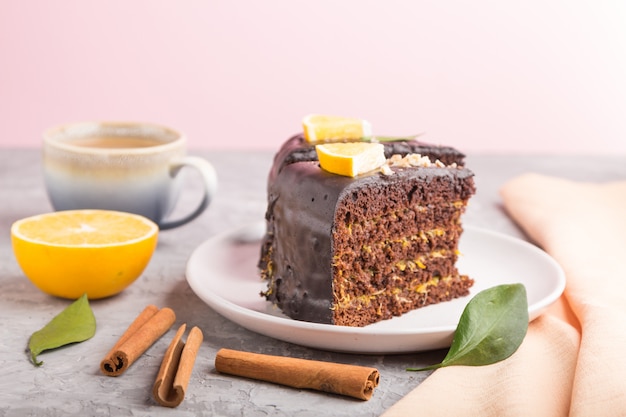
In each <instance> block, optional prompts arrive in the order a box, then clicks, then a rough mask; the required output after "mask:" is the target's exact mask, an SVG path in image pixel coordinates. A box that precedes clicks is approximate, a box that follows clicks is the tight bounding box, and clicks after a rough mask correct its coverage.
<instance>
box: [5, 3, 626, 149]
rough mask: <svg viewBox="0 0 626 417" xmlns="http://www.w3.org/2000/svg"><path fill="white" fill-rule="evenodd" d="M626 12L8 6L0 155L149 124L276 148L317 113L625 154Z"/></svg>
mask: <svg viewBox="0 0 626 417" xmlns="http://www.w3.org/2000/svg"><path fill="white" fill-rule="evenodd" d="M624 22H626V2H623V1H619V0H615V1H605V0H599V1H556V0H545V1H539V0H528V1H498V0H492V1H486V0H476V1H436V0H432V1H413V0H389V1H373V0H365V1H364V0H343V1H341V0H340V1H334V0H322V1H310V2H304V1H290V0H276V1H272V0H268V1H247V2H243V1H225V0H224V1H217V0H206V1H200V0H182V1H155V0H109V1H104V0H103V1H96V0H71V1H69V0H63V1H61V0H59V1H45V0H28V1H19V0H0V59H1V61H0V146H5V147H7V146H25V147H37V146H39V144H40V140H41V139H40V137H41V131H42V130H43V129H44V128H46V127H48V126H50V125H56V124H60V123H65V122H70V121H78V120H140V121H152V122H157V123H162V124H167V125H170V126H172V127H176V128H178V129H180V130H183V131H185V132H186V133H187V134H188V136H189V138H190V143H191V146H192V147H195V148H208V149H218V148H246V149H275V148H276V147H277V146H278V145H279V144H280V143H282V142H283V140H285V139H286V138H287V137H288V136H289V135H291V134H292V133H295V132H297V131H299V130H300V120H301V118H302V116H304V115H305V114H308V113H327V114H336V115H345V116H355V117H361V118H365V119H368V120H369V121H370V122H371V123H372V124H373V126H374V132H375V133H378V134H387V135H396V134H397V135H402V134H412V133H417V132H426V135H425V136H424V138H425V140H428V141H431V142H435V143H445V144H449V145H453V146H457V147H459V148H460V149H462V150H463V151H465V152H468V153H469V152H474V153H478V152H511V151H513V152H541V153H555V152H558V153H585V152H600V153H622V154H626V24H625V23H624Z"/></svg>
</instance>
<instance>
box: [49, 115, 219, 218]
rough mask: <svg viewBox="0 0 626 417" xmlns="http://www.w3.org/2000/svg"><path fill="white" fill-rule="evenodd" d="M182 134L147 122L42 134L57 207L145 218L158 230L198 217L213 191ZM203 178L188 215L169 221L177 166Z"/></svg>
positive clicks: (210, 173) (207, 171) (211, 173)
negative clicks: (189, 153) (193, 171)
mask: <svg viewBox="0 0 626 417" xmlns="http://www.w3.org/2000/svg"><path fill="white" fill-rule="evenodd" d="M186 142H187V139H186V137H185V135H183V134H182V133H179V132H177V131H176V130H174V129H171V128H168V127H165V126H160V125H156V124H150V123H130V122H82V123H73V124H68V125H63V126H58V127H54V128H51V129H48V130H46V131H45V132H44V143H43V165H44V180H45V184H46V189H47V192H48V196H49V198H50V201H51V203H52V206H53V207H54V209H55V210H75V209H103V210H117V211H125V212H130V213H136V214H140V215H142V216H145V217H147V218H149V219H151V220H153V221H154V222H155V223H157V224H158V225H159V228H160V229H161V230H166V229H171V228H174V227H178V226H181V225H183V224H185V223H188V222H190V221H191V220H193V219H195V218H196V217H198V216H199V215H200V214H201V213H202V212H203V211H204V210H205V209H206V208H207V207H208V205H209V204H210V202H211V200H212V199H213V197H214V195H215V192H216V189H217V175H216V173H215V169H214V168H213V166H212V165H211V164H210V163H209V162H208V161H206V160H205V159H202V158H199V157H194V156H188V155H187V149H186ZM184 167H192V168H195V169H196V170H197V171H198V172H199V173H200V177H201V178H202V183H203V196H202V200H201V201H200V203H199V204H198V206H197V207H195V209H193V210H192V211H191V213H189V214H187V215H185V216H184V217H182V218H180V219H175V220H169V219H168V215H169V214H170V213H171V212H172V210H173V209H174V207H175V205H176V201H177V200H178V197H179V194H180V191H181V189H182V184H183V175H181V170H182V168H184Z"/></svg>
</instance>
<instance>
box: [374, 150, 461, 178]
mask: <svg viewBox="0 0 626 417" xmlns="http://www.w3.org/2000/svg"><path fill="white" fill-rule="evenodd" d="M432 166H435V167H437V168H445V167H446V164H444V163H443V162H441V161H440V160H439V159H437V160H435V162H432V161H431V160H430V158H429V157H428V156H426V155H424V156H422V155H420V154H418V153H410V154H407V155H405V156H402V155H399V154H394V155H392V156H391V157H390V158H389V159H387V162H386V163H385V164H384V165H383V166H381V167H380V172H381V173H382V174H383V175H393V171H392V170H391V167H397V168H411V167H423V168H428V167H432ZM448 167H449V168H457V164H456V163H452V164H450V165H448Z"/></svg>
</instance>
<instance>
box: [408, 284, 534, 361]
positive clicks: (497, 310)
mask: <svg viewBox="0 0 626 417" xmlns="http://www.w3.org/2000/svg"><path fill="white" fill-rule="evenodd" d="M527 330H528V300H527V297H526V288H525V287H524V285H522V284H504V285H498V286H495V287H491V288H488V289H486V290H483V291H481V292H479V293H478V294H476V296H474V298H472V299H471V300H470V302H469V303H468V304H467V306H465V310H463V314H461V318H460V320H459V324H458V325H457V328H456V331H455V333H454V338H453V340H452V345H451V346H450V350H449V351H448V354H447V355H446V357H445V358H444V359H443V361H442V362H441V363H439V364H436V365H431V366H428V367H425V368H408V369H407V370H408V371H423V370H428V369H436V368H441V367H444V366H452V365H467V366H481V365H490V364H492V363H496V362H499V361H502V360H504V359H506V358H508V357H509V356H511V355H512V354H513V353H515V351H516V350H517V348H519V346H520V345H521V344H522V341H523V340H524V337H525V336H526V331H527Z"/></svg>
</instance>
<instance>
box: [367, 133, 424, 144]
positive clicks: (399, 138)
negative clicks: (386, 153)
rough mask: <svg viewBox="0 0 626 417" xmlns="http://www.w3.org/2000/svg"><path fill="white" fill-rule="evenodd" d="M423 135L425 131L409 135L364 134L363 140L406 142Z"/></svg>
mask: <svg viewBox="0 0 626 417" xmlns="http://www.w3.org/2000/svg"><path fill="white" fill-rule="evenodd" d="M422 135H423V133H418V134H416V135H408V136H364V137H363V138H361V140H362V141H363V142H406V141H410V140H414V139H416V138H418V137H419V136H422Z"/></svg>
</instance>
